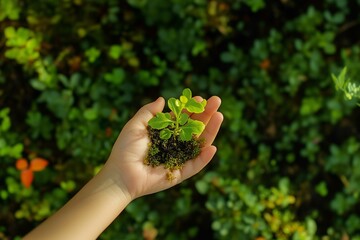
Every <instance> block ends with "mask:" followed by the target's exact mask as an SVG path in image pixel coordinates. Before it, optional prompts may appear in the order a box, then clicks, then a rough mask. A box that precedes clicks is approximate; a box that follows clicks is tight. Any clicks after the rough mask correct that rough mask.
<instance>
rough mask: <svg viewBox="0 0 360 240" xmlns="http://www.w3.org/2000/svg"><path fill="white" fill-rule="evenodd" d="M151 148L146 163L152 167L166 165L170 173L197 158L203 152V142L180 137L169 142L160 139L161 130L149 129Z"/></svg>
mask: <svg viewBox="0 0 360 240" xmlns="http://www.w3.org/2000/svg"><path fill="white" fill-rule="evenodd" d="M148 132H149V137H150V146H149V151H148V154H147V156H146V158H145V161H144V163H145V164H146V165H150V166H152V167H157V166H160V165H164V167H165V168H167V169H169V170H170V171H172V170H175V169H180V168H181V167H182V166H183V165H184V164H185V163H186V161H188V160H191V159H194V158H196V157H197V156H198V155H199V154H200V151H201V147H202V145H203V143H204V141H203V140H201V139H198V138H196V137H195V136H194V137H193V138H192V140H190V141H181V140H180V139H179V138H178V137H171V138H170V139H168V140H163V139H161V138H160V130H156V129H152V128H151V127H148Z"/></svg>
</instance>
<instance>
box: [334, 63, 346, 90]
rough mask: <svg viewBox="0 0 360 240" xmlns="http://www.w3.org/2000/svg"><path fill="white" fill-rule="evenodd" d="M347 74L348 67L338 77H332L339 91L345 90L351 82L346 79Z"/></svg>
mask: <svg viewBox="0 0 360 240" xmlns="http://www.w3.org/2000/svg"><path fill="white" fill-rule="evenodd" d="M346 72H347V67H344V68H343V70H342V71H341V73H340V74H339V76H338V77H336V76H335V75H334V74H331V77H332V79H333V81H334V83H335V87H336V89H337V90H338V89H344V88H345V87H346V85H347V83H348V82H349V79H346Z"/></svg>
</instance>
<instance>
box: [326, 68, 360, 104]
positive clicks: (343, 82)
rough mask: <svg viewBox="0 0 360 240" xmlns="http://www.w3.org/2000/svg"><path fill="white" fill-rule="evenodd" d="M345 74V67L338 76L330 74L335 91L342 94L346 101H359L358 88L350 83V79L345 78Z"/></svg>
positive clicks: (359, 89)
mask: <svg viewBox="0 0 360 240" xmlns="http://www.w3.org/2000/svg"><path fill="white" fill-rule="evenodd" d="M346 73H347V67H344V68H343V70H342V71H341V72H340V74H339V76H335V75H334V74H331V77H332V79H333V81H334V83H335V88H336V90H340V91H342V92H344V94H345V97H346V98H347V99H348V100H351V99H353V98H358V99H360V86H359V85H357V84H355V83H354V82H352V81H351V79H350V78H348V77H347V76H346Z"/></svg>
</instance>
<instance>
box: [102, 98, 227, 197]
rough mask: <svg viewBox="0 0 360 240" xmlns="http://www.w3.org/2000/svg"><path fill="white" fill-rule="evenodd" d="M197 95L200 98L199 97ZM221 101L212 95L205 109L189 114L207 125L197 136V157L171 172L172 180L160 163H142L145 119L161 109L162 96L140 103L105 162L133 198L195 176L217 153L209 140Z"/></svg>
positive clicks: (213, 134)
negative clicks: (200, 140)
mask: <svg viewBox="0 0 360 240" xmlns="http://www.w3.org/2000/svg"><path fill="white" fill-rule="evenodd" d="M196 98H197V100H201V98H200V97H196ZM220 104H221V100H220V98H219V97H216V96H214V97H211V98H210V99H209V100H208V103H207V105H206V108H205V111H204V112H202V113H200V114H192V115H191V116H190V117H191V118H193V119H196V120H199V121H202V122H203V123H204V124H205V125H206V127H205V130H204V131H203V133H202V134H201V136H200V137H201V138H204V139H205V145H204V147H203V148H202V151H201V153H200V155H199V156H198V157H197V158H196V159H194V160H191V161H187V162H186V164H185V165H184V167H183V168H182V169H180V170H175V171H174V172H173V176H174V179H173V180H171V181H170V180H168V179H167V177H166V175H167V173H168V170H167V169H164V167H163V166H158V167H150V166H147V165H145V164H144V159H145V157H146V153H147V150H148V147H149V141H150V140H149V138H148V132H147V125H148V121H149V120H150V119H151V118H152V117H153V116H154V115H155V114H156V113H158V112H162V110H163V109H164V105H165V101H164V99H163V98H159V99H158V100H156V101H155V102H152V103H149V104H147V105H145V106H143V107H142V108H141V109H140V110H139V111H138V112H137V113H136V114H135V116H134V117H133V118H132V119H131V120H130V121H129V122H128V123H127V124H126V125H125V127H124V128H123V130H122V131H121V133H120V135H119V137H118V139H117V140H116V142H115V144H114V147H113V150H112V152H111V155H110V158H109V160H108V162H107V165H110V166H111V168H114V169H116V170H117V172H118V174H119V175H120V176H119V177H120V179H121V180H122V183H123V185H124V187H125V188H126V189H127V191H128V193H129V194H130V196H131V198H132V199H135V198H137V197H140V196H143V195H146V194H150V193H154V192H158V191H161V190H164V189H167V188H169V187H172V186H174V185H176V184H178V183H180V182H182V181H183V180H185V179H187V178H189V177H191V176H193V175H195V174H196V173H198V172H199V171H200V170H201V169H203V168H204V167H205V165H206V164H208V163H209V162H210V160H211V159H212V157H213V156H214V154H215V152H216V147H214V146H212V143H213V141H214V139H215V137H216V135H217V132H218V131H219V128H220V125H221V123H222V120H223V116H222V114H221V113H220V112H218V109H219V107H220Z"/></svg>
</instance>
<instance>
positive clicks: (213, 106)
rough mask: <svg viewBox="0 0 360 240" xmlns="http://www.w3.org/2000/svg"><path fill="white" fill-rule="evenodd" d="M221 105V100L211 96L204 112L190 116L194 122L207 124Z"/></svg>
mask: <svg viewBox="0 0 360 240" xmlns="http://www.w3.org/2000/svg"><path fill="white" fill-rule="evenodd" d="M220 105H221V99H220V98H219V97H217V96H212V97H211V98H209V100H208V101H207V104H206V106H205V111H204V112H202V113H199V114H193V115H192V116H191V118H192V119H194V120H199V121H202V122H203V123H204V124H207V123H208V122H209V120H210V118H211V117H212V115H213V114H214V113H215V112H217V110H218V109H219V107H220Z"/></svg>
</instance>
